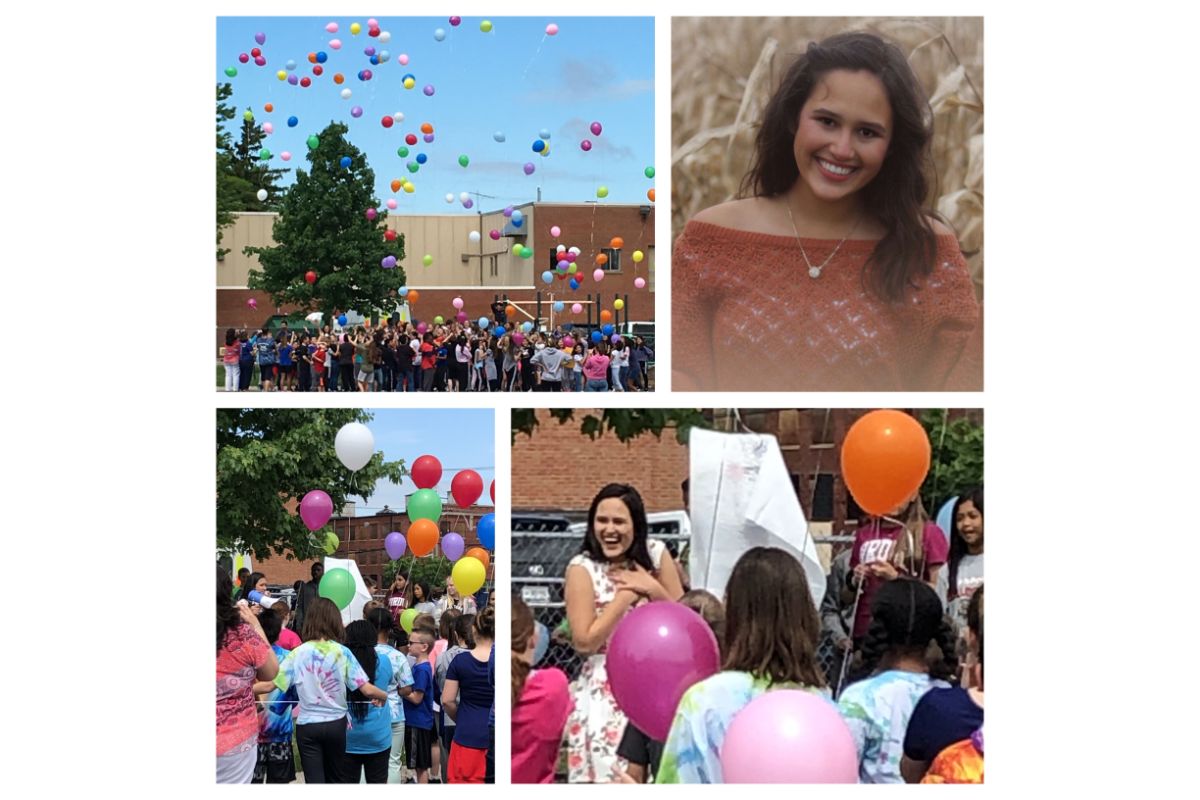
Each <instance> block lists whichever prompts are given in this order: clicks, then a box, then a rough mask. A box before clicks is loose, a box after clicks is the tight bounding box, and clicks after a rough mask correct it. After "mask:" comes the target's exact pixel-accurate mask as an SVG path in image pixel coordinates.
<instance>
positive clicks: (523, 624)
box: [512, 595, 572, 783]
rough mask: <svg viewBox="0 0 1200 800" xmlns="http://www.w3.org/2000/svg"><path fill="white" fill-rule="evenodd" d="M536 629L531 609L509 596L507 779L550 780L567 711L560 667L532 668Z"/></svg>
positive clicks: (567, 694)
mask: <svg viewBox="0 0 1200 800" xmlns="http://www.w3.org/2000/svg"><path fill="white" fill-rule="evenodd" d="M536 649H537V631H536V630H535V627H534V624H533V612H532V611H530V610H529V606H527V605H525V603H524V601H522V600H521V598H520V597H517V596H515V595H514V596H513V599H512V782H513V783H553V782H554V768H555V765H556V764H557V762H558V745H559V742H560V741H562V737H563V730H564V729H565V728H566V725H567V715H568V714H570V713H571V705H572V703H571V695H570V692H568V691H567V676H566V675H565V674H564V673H563V671H562V670H560V669H556V668H554V667H550V668H548V669H533V654H534V651H535V650H536Z"/></svg>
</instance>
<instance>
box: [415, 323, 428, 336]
mask: <svg viewBox="0 0 1200 800" xmlns="http://www.w3.org/2000/svg"><path fill="white" fill-rule="evenodd" d="M428 331H429V324H428V323H425V322H418V323H417V333H421V334H423V333H426V332H428Z"/></svg>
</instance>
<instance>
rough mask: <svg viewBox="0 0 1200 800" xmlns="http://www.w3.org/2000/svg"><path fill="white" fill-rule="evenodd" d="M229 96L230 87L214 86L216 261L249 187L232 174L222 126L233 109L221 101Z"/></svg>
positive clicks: (230, 149) (230, 153)
mask: <svg viewBox="0 0 1200 800" xmlns="http://www.w3.org/2000/svg"><path fill="white" fill-rule="evenodd" d="M232 95H233V86H232V85H231V84H228V83H218V84H217V260H218V261H220V260H221V259H222V258H224V257H225V254H226V253H228V252H229V249H228V248H222V247H221V239H222V237H224V235H225V232H224V230H223V229H224V228H225V226H227V225H230V224H232V223H233V214H234V212H235V211H240V210H241V202H242V201H241V198H242V196H243V195H244V194H245V192H246V190H247V189H249V184H248V183H245V182H244V181H242V180H241V179H240V178H237V177H235V176H234V174H233V137H231V136H230V135H229V131H227V130H225V125H226V124H227V123H229V122H230V121H232V120H233V117H234V115H235V114H236V113H237V109H235V108H234V107H233V106H231V105H229V104H228V103H226V102H225V101H226V100H228V99H229V98H230V96H232Z"/></svg>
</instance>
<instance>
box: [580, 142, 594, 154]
mask: <svg viewBox="0 0 1200 800" xmlns="http://www.w3.org/2000/svg"><path fill="white" fill-rule="evenodd" d="M579 149H580V150H582V151H583V152H585V153H586V152H587V151H588V150H591V149H592V143H591V141H590V140H588V139H584V140H583V141H582V142H580V143H579Z"/></svg>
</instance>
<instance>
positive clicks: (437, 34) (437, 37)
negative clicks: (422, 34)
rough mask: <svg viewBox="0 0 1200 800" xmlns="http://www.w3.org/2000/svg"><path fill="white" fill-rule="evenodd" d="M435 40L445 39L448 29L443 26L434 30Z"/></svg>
mask: <svg viewBox="0 0 1200 800" xmlns="http://www.w3.org/2000/svg"><path fill="white" fill-rule="evenodd" d="M433 38H434V41H438V42H440V41H443V40H445V38H446V31H445V29H443V28H438V29H437V30H435V31H434V32H433Z"/></svg>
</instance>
